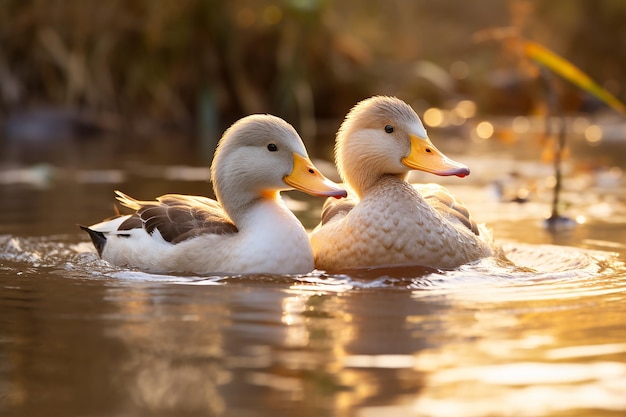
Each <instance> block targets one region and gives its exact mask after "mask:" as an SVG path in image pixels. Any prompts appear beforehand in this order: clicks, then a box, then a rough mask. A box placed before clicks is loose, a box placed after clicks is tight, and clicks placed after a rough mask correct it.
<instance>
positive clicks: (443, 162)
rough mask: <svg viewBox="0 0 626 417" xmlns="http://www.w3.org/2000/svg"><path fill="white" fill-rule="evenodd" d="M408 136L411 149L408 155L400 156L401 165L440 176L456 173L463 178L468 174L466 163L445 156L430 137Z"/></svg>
mask: <svg viewBox="0 0 626 417" xmlns="http://www.w3.org/2000/svg"><path fill="white" fill-rule="evenodd" d="M409 137H410V138H411V150H410V151H409V155H408V156H406V157H404V158H402V164H403V165H405V166H407V167H409V168H411V169H417V170H420V171H424V172H430V173H431V174H435V175H441V176H449V175H456V176H457V177H461V178H463V177H465V176H467V175H469V173H470V171H469V168H468V167H467V166H466V165H463V164H462V163H460V162H456V161H453V160H452V159H450V158H448V157H447V156H445V155H444V154H443V153H441V151H439V150H438V149H437V148H435V146H434V145H433V144H432V142H431V141H430V139H428V138H421V137H419V136H417V135H412V134H411V135H409Z"/></svg>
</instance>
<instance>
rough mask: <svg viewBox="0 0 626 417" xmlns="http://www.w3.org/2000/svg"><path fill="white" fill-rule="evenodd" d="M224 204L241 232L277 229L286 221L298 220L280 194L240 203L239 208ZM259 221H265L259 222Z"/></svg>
mask: <svg viewBox="0 0 626 417" xmlns="http://www.w3.org/2000/svg"><path fill="white" fill-rule="evenodd" d="M222 204H223V207H224V210H226V212H227V213H228V215H229V216H230V217H231V220H232V221H233V222H234V223H235V225H236V226H237V228H238V229H239V230H240V231H244V230H250V229H255V228H259V227H260V228H265V227H270V228H274V229H276V228H278V227H279V226H280V225H281V224H283V221H284V220H285V219H289V220H293V219H296V217H295V215H294V214H293V213H292V212H291V211H290V210H289V209H288V208H287V206H286V205H285V203H284V202H283V200H282V199H281V198H280V194H279V193H278V192H272V193H264V194H262V195H259V196H255V197H254V198H250V199H248V200H246V201H239V202H238V205H237V206H234V205H233V204H228V203H226V204H224V203H222ZM259 219H263V220H262V221H259Z"/></svg>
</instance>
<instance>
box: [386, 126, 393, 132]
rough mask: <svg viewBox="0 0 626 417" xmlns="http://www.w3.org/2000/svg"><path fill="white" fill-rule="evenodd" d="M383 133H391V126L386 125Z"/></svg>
mask: <svg viewBox="0 0 626 417" xmlns="http://www.w3.org/2000/svg"><path fill="white" fill-rule="evenodd" d="M385 132H387V133H393V126H391V125H387V126H385Z"/></svg>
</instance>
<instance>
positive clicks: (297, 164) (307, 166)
mask: <svg viewBox="0 0 626 417" xmlns="http://www.w3.org/2000/svg"><path fill="white" fill-rule="evenodd" d="M283 181H284V182H285V183H286V184H287V185H289V186H291V187H293V188H295V189H296V190H300V191H303V192H305V193H307V194H311V195H314V196H317V197H335V198H341V197H346V196H347V195H348V193H347V192H346V190H344V189H343V188H341V187H340V186H339V185H338V184H335V183H334V182H332V181H331V180H329V179H328V178H326V177H325V176H323V175H322V174H321V173H320V172H319V170H318V169H317V168H315V165H313V162H311V160H310V159H309V158H307V157H305V156H302V155H299V154H297V153H295V152H294V154H293V169H292V170H291V172H290V173H289V175H285V176H284V177H283Z"/></svg>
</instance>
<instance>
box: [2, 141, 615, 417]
mask: <svg viewBox="0 0 626 417" xmlns="http://www.w3.org/2000/svg"><path fill="white" fill-rule="evenodd" d="M442 148H443V147H442ZM479 151H480V150H479ZM477 152H478V151H477ZM490 152H491V153H489V154H488V155H485V154H482V155H480V158H478V157H474V156H473V155H472V154H469V155H466V156H458V159H460V160H463V161H464V162H467V163H468V165H470V166H471V167H472V170H473V172H472V176H470V177H469V178H468V179H469V181H465V180H450V179H447V180H446V182H445V183H446V185H447V186H449V187H450V188H451V189H452V190H453V192H454V193H455V194H456V195H458V196H460V197H461V198H462V199H463V200H465V201H466V203H467V204H468V205H469V206H470V208H471V209H472V210H473V211H474V214H475V215H476V216H477V217H478V219H479V220H481V221H484V222H486V223H487V225H488V226H489V227H490V228H491V229H493V230H494V235H495V238H496V240H497V241H498V242H500V243H502V244H503V246H504V249H505V252H506V254H507V256H508V257H509V259H510V260H511V261H512V263H511V264H506V263H498V262H496V261H494V260H492V259H487V260H483V261H482V262H479V263H477V264H475V265H467V266H463V267H461V268H459V269H457V270H454V271H432V270H428V269H424V268H393V269H371V270H362V271H346V273H345V274H338V275H327V274H325V273H323V272H321V271H315V272H313V273H311V274H307V275H303V276H264V275H253V276H232V277H227V276H168V275H152V274H146V273H141V272H138V271H133V270H128V269H122V268H116V267H112V266H110V265H108V264H107V263H106V262H103V261H101V260H99V259H98V257H97V255H96V254H95V252H94V249H93V247H92V246H91V244H90V243H89V242H88V238H87V236H86V235H85V234H83V233H81V232H80V230H79V229H78V228H77V227H76V226H75V224H76V223H83V224H89V223H93V222H96V221H98V220H100V219H102V218H104V217H106V216H108V215H110V214H111V212H112V203H113V193H112V191H113V190H114V189H118V188H119V189H121V190H123V191H125V192H127V193H128V194H130V195H132V196H136V197H138V198H148V197H149V196H156V195H160V194H163V193H166V192H180V193H194V194H199V193H208V189H209V186H208V185H207V184H206V183H204V182H202V181H200V179H202V178H204V177H206V170H205V169H203V168H193V167H190V166H188V165H176V164H170V165H167V166H164V167H160V166H156V165H150V164H143V165H132V166H133V167H134V168H131V167H130V166H129V165H125V166H119V167H116V168H114V169H111V168H105V169H102V170H94V169H87V168H85V167H80V166H78V167H73V168H65V169H61V168H58V166H50V165H37V166H33V165H28V166H18V167H13V168H10V169H9V168H6V169H4V170H3V171H1V172H0V182H1V183H2V185H1V186H0V197H1V198H0V200H1V201H0V415H2V416H16V417H20V416H29V417H33V416H49V415H62V416H225V417H230V416H244V417H245V416H356V417H370V416H376V417H379V416H383V417H387V416H442V417H448V416H464V417H472V416H559V417H560V416H622V415H624V414H625V413H626V395H624V393H625V392H626V300H625V298H626V279H625V277H626V268H625V267H624V265H623V261H624V259H626V258H625V256H626V245H625V244H624V242H625V239H624V237H625V236H626V206H625V204H624V201H623V197H622V196H623V195H624V184H623V180H622V178H621V171H619V169H615V170H613V171H610V170H609V171H606V172H605V171H594V172H592V173H590V172H588V171H584V170H578V169H575V170H572V171H571V172H570V173H569V174H568V181H569V182H568V184H567V190H568V191H567V192H566V193H565V195H564V199H565V201H566V202H568V203H569V204H570V206H569V209H568V214H570V215H571V216H572V217H573V218H576V219H577V221H578V222H579V224H578V225H577V226H576V227H573V228H571V229H569V230H563V231H561V232H559V233H556V234H553V233H548V232H547V231H546V230H545V229H544V228H543V227H542V219H543V216H545V214H546V213H547V211H548V209H549V206H548V203H547V202H548V201H549V195H548V194H546V192H545V188H546V186H545V185H543V183H542V181H543V178H544V174H545V172H546V167H545V166H544V165H543V164H539V163H536V162H532V161H529V160H526V161H518V160H515V158H514V157H513V156H512V155H504V156H503V155H501V154H495V153H493V151H490ZM454 157H457V156H456V155H454ZM485 161H487V162H485ZM494 161H497V163H496V162H494ZM512 166H513V167H515V168H516V170H517V171H519V172H521V173H522V174H523V175H522V177H523V178H525V181H526V182H525V183H524V184H522V185H523V186H524V187H526V186H527V185H528V184H531V185H532V187H527V188H529V189H531V190H532V193H533V195H532V198H531V201H530V202H528V203H526V204H517V203H502V202H500V201H498V200H497V199H495V198H493V193H492V190H493V187H492V185H491V184H492V181H491V179H493V178H494V177H495V178H499V179H502V178H508V177H507V176H506V175H505V174H506V172H507V170H509V169H510V168H511V167H512ZM609 166H610V165H609ZM499 169H501V171H502V172H498V170H499ZM548 171H549V169H548ZM528 172H533V173H534V176H533V175H529V174H528ZM472 178H473V179H472ZM433 179H435V178H432V177H431V178H430V180H433ZM516 181H517V182H519V181H520V180H519V178H517V179H515V178H514V179H511V178H508V179H507V181H506V183H505V185H506V187H507V188H506V189H509V190H516V189H518V188H524V187H521V186H519V187H518V185H519V184H517V183H516ZM205 190H206V191H205ZM288 198H289V200H290V204H291V206H292V207H293V208H294V209H296V210H297V211H296V212H297V214H298V216H299V217H300V218H301V219H302V220H303V221H304V223H305V225H307V227H312V226H313V225H314V224H315V222H316V216H318V215H319V209H320V206H321V201H319V200H314V199H309V198H305V197H303V196H302V195H300V194H295V193H289V194H288Z"/></svg>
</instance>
